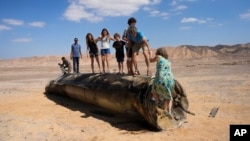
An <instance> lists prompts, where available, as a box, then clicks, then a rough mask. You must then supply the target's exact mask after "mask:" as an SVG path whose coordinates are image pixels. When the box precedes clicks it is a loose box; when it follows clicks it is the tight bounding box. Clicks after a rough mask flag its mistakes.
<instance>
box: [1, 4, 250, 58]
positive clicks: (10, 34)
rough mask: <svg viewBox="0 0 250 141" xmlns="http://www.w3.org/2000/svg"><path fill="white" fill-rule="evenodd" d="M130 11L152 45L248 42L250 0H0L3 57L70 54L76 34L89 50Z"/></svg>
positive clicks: (124, 21)
mask: <svg viewBox="0 0 250 141" xmlns="http://www.w3.org/2000/svg"><path fill="white" fill-rule="evenodd" d="M132 16H133V17H135V18H136V19H137V27H138V28H139V30H140V31H142V32H143V33H144V34H145V35H146V37H147V38H148V39H149V43H150V46H151V47H152V48H158V47H162V46H179V45H184V44H185V45H209V46H214V45H217V44H226V45H232V44H238V43H240V44H241V43H248V42H250V1H249V0H124V1H122V0H0V49H1V51H0V59H10V58H19V57H31V56H43V55H67V54H69V53H70V46H71V44H72V43H73V39H74V38H75V37H78V39H79V43H80V45H81V46H82V52H86V45H85V35H86V34H87V33H88V32H91V33H92V34H93V35H94V36H95V37H97V36H99V35H100V32H101V30H102V28H107V29H108V30H109V32H110V33H111V34H112V35H113V34H114V33H116V32H117V33H120V34H122V32H123V30H124V29H125V28H126V27H127V19H128V18H130V17H132ZM111 45H112V42H111ZM111 50H112V52H114V50H113V49H111Z"/></svg>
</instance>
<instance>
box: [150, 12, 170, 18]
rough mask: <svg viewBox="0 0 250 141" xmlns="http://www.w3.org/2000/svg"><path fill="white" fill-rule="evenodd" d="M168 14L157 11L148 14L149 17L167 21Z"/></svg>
mask: <svg viewBox="0 0 250 141" xmlns="http://www.w3.org/2000/svg"><path fill="white" fill-rule="evenodd" d="M168 15H169V14H168V13H167V12H160V11H158V10H154V11H151V12H150V16H153V17H161V18H162V19H168Z"/></svg>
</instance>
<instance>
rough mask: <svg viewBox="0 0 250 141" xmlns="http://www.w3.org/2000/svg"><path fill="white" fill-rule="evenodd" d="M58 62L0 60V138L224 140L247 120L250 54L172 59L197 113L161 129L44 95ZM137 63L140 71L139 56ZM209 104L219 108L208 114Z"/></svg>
mask: <svg viewBox="0 0 250 141" xmlns="http://www.w3.org/2000/svg"><path fill="white" fill-rule="evenodd" d="M111 60H113V61H111V64H112V65H111V68H113V71H116V70H117V65H116V62H115V59H114V58H111ZM59 61H60V57H59V56H44V57H32V58H19V59H12V60H1V61H0V141H17V140H18V141H22V140H25V141H34V140H42V141H44V140H47V141H56V140H58V141H69V140H74V141H78V140H79V141H112V140H116V141H131V140H133V141H141V140H143V141H166V140H170V141H182V140H185V141H217V140H218V141H228V140H229V126H230V125H231V124H250V118H249V117H250V110H249V109H250V103H249V102H250V73H249V70H250V58H249V57H248V58H247V57H243V58H239V59H235V58H234V59H227V58H224V59H209V58H208V59H193V60H185V61H184V60H182V61H176V60H173V61H172V70H173V73H174V75H175V78H176V79H177V80H179V82H180V83H181V84H182V85H183V87H184V88H185V90H186V92H187V95H188V99H189V103H190V107H189V110H190V111H192V112H194V113H195V114H196V115H195V116H192V115H188V117H187V122H186V123H184V124H183V126H182V127H180V128H177V129H173V130H164V131H161V132H155V131H152V130H151V129H150V128H149V127H148V126H146V125H145V123H144V122H140V121H135V120H133V119H129V118H124V117H122V116H121V115H117V114H116V115H109V114H103V111H105V110H103V109H101V108H99V107H95V106H92V105H88V104H85V103H82V102H79V101H76V100H73V99H70V98H67V97H61V96H56V95H49V96H47V95H45V94H44V91H45V90H44V88H45V86H46V84H47V83H48V82H49V81H50V80H52V79H55V78H56V77H58V76H59V75H60V73H61V72H60V70H59V68H58V66H57V63H58V62H59ZM139 66H140V68H141V73H142V75H145V73H146V70H145V63H144V61H143V59H141V60H139ZM154 67H155V64H151V68H152V71H153V72H154V71H155V69H154ZM80 68H81V69H80V71H81V72H82V73H86V72H91V71H90V59H87V58H84V59H82V60H81V65H80ZM214 107H217V108H219V110H218V112H217V114H216V116H215V117H209V113H210V111H211V109H212V108H214Z"/></svg>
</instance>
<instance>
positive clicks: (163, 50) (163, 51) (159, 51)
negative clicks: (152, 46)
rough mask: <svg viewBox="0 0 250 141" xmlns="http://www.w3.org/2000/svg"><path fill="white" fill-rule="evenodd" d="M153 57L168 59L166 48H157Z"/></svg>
mask: <svg viewBox="0 0 250 141" xmlns="http://www.w3.org/2000/svg"><path fill="white" fill-rule="evenodd" d="M155 55H161V56H162V57H164V58H166V59H168V52H167V48H166V47H161V48H158V49H157V50H156V52H155Z"/></svg>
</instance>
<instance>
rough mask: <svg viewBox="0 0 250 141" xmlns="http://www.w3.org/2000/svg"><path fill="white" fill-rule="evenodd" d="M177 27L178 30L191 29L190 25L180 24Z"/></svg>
mask: <svg viewBox="0 0 250 141" xmlns="http://www.w3.org/2000/svg"><path fill="white" fill-rule="evenodd" d="M179 29H180V30H189V29H191V27H190V26H182V27H180V28H179Z"/></svg>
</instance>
